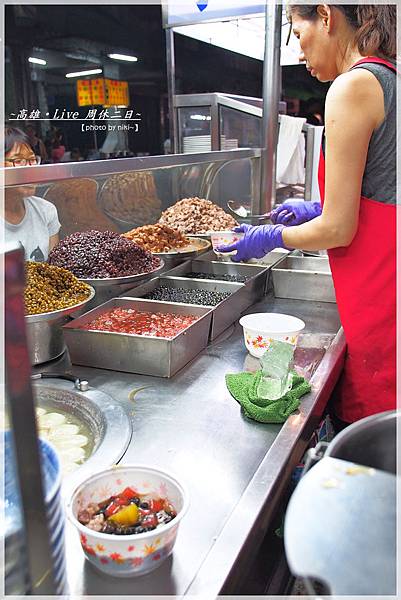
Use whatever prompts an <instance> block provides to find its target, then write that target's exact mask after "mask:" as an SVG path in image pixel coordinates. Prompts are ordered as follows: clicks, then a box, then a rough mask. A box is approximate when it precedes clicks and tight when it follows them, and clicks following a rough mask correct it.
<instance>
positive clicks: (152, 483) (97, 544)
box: [67, 465, 189, 577]
mask: <svg viewBox="0 0 401 600" xmlns="http://www.w3.org/2000/svg"><path fill="white" fill-rule="evenodd" d="M127 486H132V487H134V488H135V489H136V490H137V491H138V492H139V493H143V494H152V493H153V494H154V495H155V496H160V497H166V498H168V500H170V502H171V503H172V505H173V506H174V508H175V509H176V511H177V516H176V517H175V518H174V519H173V520H172V521H170V523H167V524H166V525H163V526H161V527H157V528H156V529H154V530H152V531H147V532H146V533H139V534H133V535H113V534H109V533H98V532H97V531H93V530H92V529H89V528H88V527H86V526H85V525H82V523H80V522H79V521H78V519H77V515H78V511H79V510H81V509H82V508H84V507H85V506H87V505H88V504H89V503H90V502H101V501H102V500H106V499H107V498H108V497H109V496H112V495H117V494H118V493H120V492H122V491H123V490H124V488H126V487H127ZM188 506H189V500H188V493H187V491H186V490H185V488H184V487H183V486H182V485H181V484H180V483H178V481H177V480H176V479H175V478H174V477H173V476H171V475H169V474H168V473H166V472H165V471H160V470H159V469H154V468H152V467H147V466H144V465H121V466H120V465H118V466H114V467H110V468H109V469H106V470H103V471H100V472H98V473H95V474H94V475H91V476H90V477H88V479H86V480H85V481H83V482H82V483H81V484H80V485H79V486H78V487H77V488H76V490H75V491H74V492H73V494H72V497H71V499H70V501H69V502H68V504H67V515H68V518H69V519H70V520H71V521H72V523H73V524H74V525H75V527H76V528H77V530H78V533H79V537H80V540H81V546H82V549H83V551H84V553H85V556H86V558H87V559H88V560H90V562H91V563H92V564H93V565H94V566H95V567H97V568H98V569H99V570H101V571H103V572H105V573H108V574H109V575H115V576H118V577H133V576H135V575H143V574H144V573H148V572H149V571H152V570H153V569H155V568H156V567H158V566H159V565H160V564H161V563H162V562H163V561H164V560H165V559H166V558H167V557H168V556H169V555H170V554H171V552H172V551H173V547H174V544H175V540H176V537H177V531H178V526H179V524H180V521H181V519H182V517H183V516H184V515H185V513H186V511H187V509H188Z"/></svg>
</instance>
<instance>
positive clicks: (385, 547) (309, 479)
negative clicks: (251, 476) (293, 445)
mask: <svg viewBox="0 0 401 600" xmlns="http://www.w3.org/2000/svg"><path fill="white" fill-rule="evenodd" d="M397 422H398V424H400V423H401V413H400V412H398V413H397V412H395V411H391V412H385V413H380V414H378V415H373V416H371V417H367V418H365V419H362V420H360V421H358V422H356V423H354V424H353V425H350V426H349V427H347V428H346V429H344V431H342V432H341V433H340V434H339V435H338V436H337V437H336V438H335V439H334V440H333V441H332V442H331V443H330V444H329V445H328V446H327V448H326V451H325V452H324V451H323V452H322V448H324V446H323V445H320V450H319V449H318V450H317V451H316V452H315V454H314V456H313V457H312V462H317V464H316V465H315V466H313V467H312V468H311V469H310V470H308V472H307V473H306V474H305V476H303V477H302V479H301V481H300V482H299V484H298V485H297V487H296V489H295V491H294V493H293V495H292V497H291V499H290V502H289V504H288V508H287V512H286V517H285V524H284V542H285V551H286V557H287V561H288V565H289V567H290V569H291V571H292V573H293V574H294V575H296V576H298V577H302V578H303V580H304V583H305V585H306V587H307V589H308V593H309V594H317V593H318V592H317V589H316V588H317V586H316V585H315V582H316V581H318V582H319V585H320V587H321V585H322V584H324V586H325V594H333V595H335V596H337V595H347V596H351V595H352V596H354V595H355V596H360V595H375V596H379V597H382V596H386V595H394V594H395V593H396V482H397V477H396V475H395V465H396V452H395V448H396V427H397ZM319 454H320V455H322V454H323V455H324V457H323V458H322V460H319ZM318 589H319V588H318ZM320 593H322V592H320Z"/></svg>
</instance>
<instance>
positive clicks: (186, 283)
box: [123, 276, 252, 340]
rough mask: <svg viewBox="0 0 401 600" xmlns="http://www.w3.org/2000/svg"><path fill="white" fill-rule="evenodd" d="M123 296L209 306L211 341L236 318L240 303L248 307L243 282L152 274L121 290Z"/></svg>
mask: <svg viewBox="0 0 401 600" xmlns="http://www.w3.org/2000/svg"><path fill="white" fill-rule="evenodd" d="M123 297H125V298H127V297H129V298H146V299H151V300H154V301H156V300H157V302H160V303H161V304H170V303H171V304H186V305H197V306H205V307H206V306H207V307H210V308H211V310H212V324H211V330H210V339H211V340H213V339H215V338H216V337H217V336H218V335H220V333H222V332H223V331H224V330H225V329H227V327H229V326H230V325H232V324H233V323H234V322H235V321H236V320H237V319H238V318H239V316H240V314H241V312H242V311H243V310H244V308H243V307H244V306H245V307H246V306H250V304H249V289H248V287H247V286H246V285H245V284H244V283H233V282H230V281H212V280H206V279H199V280H196V279H188V278H185V277H171V276H167V277H155V278H154V279H152V280H151V281H148V282H146V283H144V284H142V285H140V286H138V287H136V288H134V289H133V290H131V291H130V292H128V293H127V292H125V293H124V294H123ZM251 303H252V302H251Z"/></svg>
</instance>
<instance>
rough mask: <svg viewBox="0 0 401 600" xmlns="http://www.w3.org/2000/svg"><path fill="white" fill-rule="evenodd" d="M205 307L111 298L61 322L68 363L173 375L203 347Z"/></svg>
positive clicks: (206, 326)
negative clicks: (69, 319)
mask: <svg viewBox="0 0 401 600" xmlns="http://www.w3.org/2000/svg"><path fill="white" fill-rule="evenodd" d="M211 318H212V313H211V310H210V307H209V308H208V307H203V306H188V305H179V304H166V303H165V302H154V301H152V300H142V299H140V300H134V299H130V298H113V299H112V300H109V301H108V302H105V303H104V304H101V305H100V306H98V307H97V308H94V309H93V310H91V311H89V312H87V313H85V314H84V315H82V317H79V318H78V319H75V320H74V321H72V322H71V323H68V324H67V325H65V327H64V328H63V331H64V337H65V340H66V343H67V346H68V350H69V353H70V357H71V361H72V363H73V364H77V365H85V366H88V367H98V368H100V369H111V370H113V371H126V372H128V373H139V374H141V375H155V376H156V377H172V376H173V375H174V374H175V373H176V372H177V371H179V370H180V369H181V368H182V367H183V366H184V365H186V364H187V363H188V362H190V361H191V360H192V359H193V358H195V356H196V355H197V354H199V352H201V350H203V349H204V348H206V346H207V343H208V336H209V330H210V324H211Z"/></svg>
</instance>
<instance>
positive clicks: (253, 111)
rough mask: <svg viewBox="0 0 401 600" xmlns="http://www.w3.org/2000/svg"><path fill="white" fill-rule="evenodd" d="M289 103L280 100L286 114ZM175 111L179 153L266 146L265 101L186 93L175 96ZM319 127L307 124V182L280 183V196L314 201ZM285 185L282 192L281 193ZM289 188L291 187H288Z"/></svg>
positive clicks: (214, 94)
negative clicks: (312, 199)
mask: <svg viewBox="0 0 401 600" xmlns="http://www.w3.org/2000/svg"><path fill="white" fill-rule="evenodd" d="M285 109H286V105H285V102H280V103H279V116H278V120H279V125H280V119H281V114H285ZM174 110H175V116H176V122H177V124H178V140H177V143H178V148H177V151H178V152H182V153H187V152H208V151H210V150H233V149H236V148H262V146H263V139H262V136H263V127H262V119H263V100H262V99H261V98H252V97H247V96H236V95H233V94H222V93H217V92H216V93H211V94H210V93H209V94H183V95H177V96H175V97H174ZM318 129H319V128H316V127H314V126H312V125H309V124H307V123H305V124H304V125H303V127H302V132H303V134H304V136H305V184H304V185H303V186H299V189H294V187H293V186H284V189H283V186H278V187H279V189H278V190H277V199H278V200H280V196H281V198H282V199H285V197H289V196H292V195H297V194H300V195H301V196H303V197H304V198H305V200H311V198H312V195H313V192H312V188H313V180H314V179H316V169H317V154H316V147H317V146H316V144H315V136H316V132H317V130H318ZM280 188H281V193H280ZM286 188H288V189H286Z"/></svg>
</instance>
